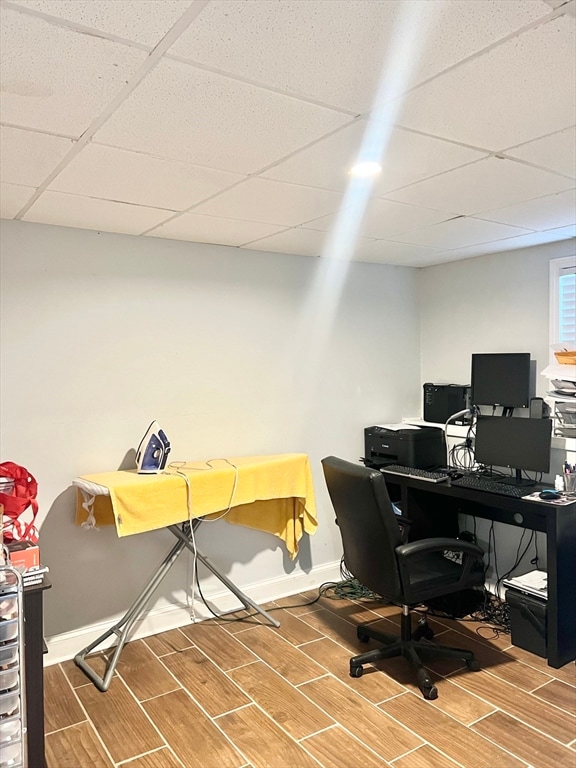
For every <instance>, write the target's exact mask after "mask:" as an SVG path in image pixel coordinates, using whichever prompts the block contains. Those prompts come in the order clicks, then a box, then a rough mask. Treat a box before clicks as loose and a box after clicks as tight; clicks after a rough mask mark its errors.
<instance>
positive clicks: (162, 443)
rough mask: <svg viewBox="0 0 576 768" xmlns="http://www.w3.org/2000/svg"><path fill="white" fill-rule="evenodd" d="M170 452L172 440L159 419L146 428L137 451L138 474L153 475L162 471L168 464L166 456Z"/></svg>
mask: <svg viewBox="0 0 576 768" xmlns="http://www.w3.org/2000/svg"><path fill="white" fill-rule="evenodd" d="M169 453H170V442H169V441H168V438H167V437H166V433H165V432H164V430H163V429H162V428H161V427H160V424H158V422H157V421H153V422H152V424H150V426H149V427H148V429H147V430H146V434H145V435H144V437H143V438H142V440H141V441H140V445H139V446H138V450H137V451H136V467H137V469H138V474H140V475H151V474H155V473H157V472H162V470H163V469H164V467H165V466H166V458H167V456H168V454H169Z"/></svg>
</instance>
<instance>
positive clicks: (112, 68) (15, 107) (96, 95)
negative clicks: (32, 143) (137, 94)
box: [0, 7, 147, 136]
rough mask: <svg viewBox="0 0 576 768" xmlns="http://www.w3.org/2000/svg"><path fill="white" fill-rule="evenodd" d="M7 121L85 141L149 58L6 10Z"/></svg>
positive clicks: (1, 36) (1, 33)
mask: <svg viewBox="0 0 576 768" xmlns="http://www.w3.org/2000/svg"><path fill="white" fill-rule="evenodd" d="M0 14H1V17H0V18H1V26H0V42H1V47H0V50H1V52H2V119H3V121H4V122H6V123H12V124H14V125H19V126H23V127H29V128H38V129H40V130H46V131H52V132H54V133H64V134H67V135H72V136H80V134H82V133H83V132H84V131H85V130H86V128H88V126H89V125H90V123H91V122H92V121H93V120H94V118H95V117H97V116H98V115H99V114H100V113H101V112H102V110H103V109H104V107H105V106H106V105H107V104H108V103H109V102H110V101H111V100H112V98H113V97H114V96H115V95H116V94H117V93H118V91H120V89H121V88H122V87H123V86H124V85H125V84H126V81H127V80H128V78H129V77H131V76H132V75H133V74H134V72H135V71H136V70H137V69H138V67H139V66H140V65H141V64H142V62H143V61H144V60H145V59H146V56H147V54H146V53H145V52H144V51H140V50H137V49H135V48H130V47H128V46H125V45H120V44H118V43H112V42H110V41H108V40H104V39H102V38H97V37H91V36H89V35H86V34H80V33H79V32H73V31H70V30H68V29H64V28H63V27H58V26H56V25H54V24H49V23H48V22H46V21H44V20H43V19H39V18H36V17H33V16H28V15H26V14H23V13H18V12H16V11H12V10H10V9H8V8H4V7H2V9H0Z"/></svg>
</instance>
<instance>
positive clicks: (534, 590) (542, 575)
mask: <svg viewBox="0 0 576 768" xmlns="http://www.w3.org/2000/svg"><path fill="white" fill-rule="evenodd" d="M503 583H504V586H505V587H512V588H513V589H519V590H520V591H521V592H527V593H528V594H530V595H535V596H536V597H541V598H542V599H544V600H546V599H547V597H548V574H547V573H546V571H530V573H525V574H524V575H523V576H514V577H513V578H511V579H504V582H503Z"/></svg>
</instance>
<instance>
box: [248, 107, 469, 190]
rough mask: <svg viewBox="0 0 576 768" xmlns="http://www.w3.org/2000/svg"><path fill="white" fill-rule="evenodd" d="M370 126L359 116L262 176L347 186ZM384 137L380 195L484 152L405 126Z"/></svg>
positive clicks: (338, 187)
mask: <svg viewBox="0 0 576 768" xmlns="http://www.w3.org/2000/svg"><path fill="white" fill-rule="evenodd" d="M367 126H368V122H367V121H365V120H357V121H356V122H355V123H353V124H351V125H350V126H346V127H345V128H342V129H341V130H340V131H338V132H337V133H334V134H332V135H331V136H327V137H326V138H325V139H322V140H321V141H319V142H317V143H316V144H314V145H312V146H311V147H307V148H305V149H303V150H301V151H300V152H298V153H296V154H295V155H293V156H292V157H289V158H288V159H287V160H284V161H283V162H281V163H279V164H278V165H276V166H274V167H273V168H270V169H269V170H268V171H265V172H264V173H263V174H262V176H265V177H266V178H270V179H278V180H279V181H291V182H294V183H298V184H307V185H308V186H311V187H322V188H324V189H334V190H343V189H345V187H346V186H347V184H348V183H349V181H350V176H349V171H350V168H351V167H352V165H353V164H354V162H355V160H356V159H357V157H358V153H359V151H360V148H361V146H362V139H363V137H364V134H365V131H366V128H367ZM384 143H385V146H384V151H383V155H382V157H381V165H382V173H381V174H380V175H379V176H378V177H376V178H375V179H374V186H373V189H372V195H374V196H376V195H381V194H384V193H385V192H389V191H390V190H393V189H398V188H399V187H404V186H406V185H407V184H412V183H414V182H415V181H420V180H421V179H426V178H427V177H428V176H434V175H435V174H437V173H441V172H442V171H447V170H449V169H450V168H456V167H458V166H459V165H465V164H466V163H471V162H473V161H474V160H479V159H480V158H481V157H483V154H482V153H481V152H477V151H475V150H473V149H469V148H468V147H462V146H460V145H458V144H452V143H450V142H447V141H441V140H439V139H434V138H431V137H429V136H423V135H421V134H418V133H413V132H412V131H407V130H405V129H403V128H392V131H391V134H390V137H389V139H388V140H386V141H385V142H384Z"/></svg>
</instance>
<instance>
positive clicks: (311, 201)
mask: <svg viewBox="0 0 576 768" xmlns="http://www.w3.org/2000/svg"><path fill="white" fill-rule="evenodd" d="M340 201H341V195H340V194H338V193H337V192H328V191H327V190H325V189H311V188H310V187H299V186H297V185H296V184H285V183H284V182H281V181H272V179H262V178H252V179H248V180H247V181H243V182H242V183H241V184H238V186H236V187H234V188H233V189H230V190H228V191H226V192H222V194H220V195H218V196H217V197H214V198H212V200H207V201H206V202H205V203H200V205H198V206H197V207H196V208H194V213H205V214H208V215H209V216H222V217H223V218H228V219H247V220H248V221H262V222H267V223H268V224H279V225H280V224H282V225H284V226H286V227H295V226H297V225H299V224H303V223H304V222H306V221H308V220H310V219H314V218H317V217H319V216H322V215H324V214H325V213H327V212H329V211H335V210H337V209H338V206H339V205H340Z"/></svg>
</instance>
